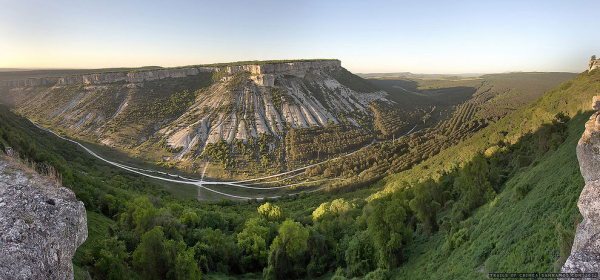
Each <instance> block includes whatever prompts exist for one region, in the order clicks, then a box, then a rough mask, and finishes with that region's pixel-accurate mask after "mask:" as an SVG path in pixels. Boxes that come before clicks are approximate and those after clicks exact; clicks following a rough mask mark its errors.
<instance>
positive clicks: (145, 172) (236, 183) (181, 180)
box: [28, 118, 417, 200]
mask: <svg viewBox="0 0 600 280" xmlns="http://www.w3.org/2000/svg"><path fill="white" fill-rule="evenodd" d="M28 120H29V121H30V122H31V123H32V124H33V125H35V126H36V127H37V128H39V129H41V130H44V131H47V132H50V133H52V134H54V135H55V136H56V137H58V138H60V139H63V140H66V141H69V142H71V143H74V144H76V145H78V146H79V147H81V148H82V149H83V150H85V151H86V152H88V153H89V154H90V155H92V156H94V157H96V158H97V159H99V160H101V161H104V162H106V163H108V164H110V165H113V166H115V167H118V168H121V169H124V170H127V171H129V172H132V173H136V174H139V175H142V176H145V177H148V178H153V179H158V180H162V181H167V182H172V183H179V184H188V185H194V186H196V187H198V193H200V189H204V190H207V191H210V192H213V193H216V194H220V195H223V196H227V197H231V198H237V199H244V200H247V199H258V200H262V199H265V198H279V197H281V196H265V197H245V196H237V195H232V194H227V193H223V192H219V191H216V190H213V189H211V188H208V187H206V186H205V185H224V186H230V187H237V188H244V189H255V190H275V189H283V188H288V187H295V186H299V185H306V184H311V183H318V182H325V181H332V180H344V179H341V178H333V179H321V180H313V181H308V182H301V183H294V184H289V185H282V186H276V187H253V186H248V185H242V183H248V182H253V181H259V180H265V179H270V178H275V177H279V176H282V175H286V174H290V173H294V172H298V171H302V170H305V169H307V168H309V167H312V166H317V165H319V164H323V163H325V162H327V161H322V162H319V163H314V164H311V165H307V166H304V167H301V168H297V169H294V170H291V171H286V172H282V173H278V174H274V175H270V176H265V177H260V178H253V179H247V180H242V181H233V182H219V181H204V174H205V172H206V168H207V166H208V163H206V165H205V166H204V170H203V171H202V176H201V179H200V180H197V179H191V178H185V177H182V176H179V175H177V174H169V173H166V172H162V171H156V170H149V169H141V168H136V167H131V166H127V165H124V164H121V163H117V162H113V161H110V160H107V159H105V158H103V157H101V156H99V155H98V154H96V153H94V152H93V151H92V150H90V149H88V148H87V147H85V146H83V145H82V144H81V143H79V142H77V141H75V140H72V139H69V138H66V137H63V136H60V135H58V134H57V133H55V132H54V131H52V130H50V129H48V128H45V127H42V126H40V125H38V124H37V123H35V122H34V121H32V120H30V119H29V118H28ZM416 127H417V125H415V126H414V127H413V128H412V129H411V130H410V131H409V132H407V133H406V134H404V135H402V136H400V137H403V136H407V135H410V134H411V133H413V130H414V129H415V128H416ZM389 141H392V140H387V141H379V142H378V141H375V140H373V141H372V142H371V143H370V144H368V145H366V146H364V147H362V148H360V149H358V150H356V151H354V152H351V153H348V154H345V155H341V156H338V157H336V158H333V159H330V161H333V160H337V159H340V158H343V157H347V156H350V155H352V154H354V153H357V152H359V151H361V150H363V149H365V148H367V147H370V146H372V145H374V144H376V143H382V142H389ZM148 173H158V174H162V175H167V176H170V177H173V178H179V179H172V178H165V177H160V176H155V175H152V174H148ZM298 175H299V174H294V175H291V176H288V177H287V178H284V179H281V180H277V181H272V182H260V183H254V184H264V183H275V182H280V181H284V180H287V179H289V178H292V177H295V176H298ZM323 189H325V187H321V188H317V189H314V190H311V191H303V192H305V193H311V192H316V191H320V190H323ZM300 193H301V192H297V193H292V194H288V195H290V196H291V195H297V194H300ZM198 198H200V195H199V194H198Z"/></svg>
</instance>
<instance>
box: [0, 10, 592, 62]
mask: <svg viewBox="0 0 600 280" xmlns="http://www.w3.org/2000/svg"><path fill="white" fill-rule="evenodd" d="M599 10H600V1H598V0H594V1H591V0H587V1H583V0H581V1H577V0H575V1H573V0H570V1H565V0H563V1H548V0H545V1H526V0H521V1H510V0H508V1H483V0H480V1H326V0H320V1H300V0H297V1H292V0H285V1H261V0H254V1H247V0H246V1H216V0H215V1H112V0H107V1H81V0H78V1H62V0H59V1H47V0H44V1H39V0H36V1H33V0H0V68H7V67H29V68H31V67H44V68H50V67H53V68H101V67H134V66H144V65H160V66H180V65H190V64H202V63H214V62H230V61H239V60H267V59H300V58H337V59H340V60H342V65H343V66H344V67H346V68H347V69H349V70H350V71H353V72H363V73H367V72H402V71H410V72H413V73H467V72H471V73H473V72H477V73H492V72H505V71H570V72H581V71H583V70H585V69H586V67H587V62H588V60H589V57H590V56H591V55H592V54H597V55H599V56H600V34H599V28H600V18H598V17H597V15H598V11H599Z"/></svg>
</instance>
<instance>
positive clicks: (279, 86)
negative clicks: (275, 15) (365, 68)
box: [10, 60, 391, 160]
mask: <svg viewBox="0 0 600 280" xmlns="http://www.w3.org/2000/svg"><path fill="white" fill-rule="evenodd" d="M217 70H224V72H227V73H230V74H235V73H236V72H239V71H249V72H250V73H251V74H250V76H249V79H248V80H246V81H244V82H243V83H242V85H241V86H239V87H237V88H233V85H232V83H233V82H235V81H234V80H235V79H233V75H230V76H225V77H223V78H222V79H221V81H220V82H216V83H214V84H213V85H212V86H210V88H208V89H206V90H204V91H202V93H201V94H200V95H199V96H197V98H196V100H195V102H194V103H193V104H192V105H191V106H190V107H189V108H187V110H186V111H185V112H184V113H182V114H181V115H180V116H177V117H176V118H175V119H164V120H153V121H154V122H155V124H154V125H153V127H149V128H144V129H146V130H148V131H150V133H151V134H149V135H138V136H137V137H136V139H142V138H143V137H146V139H147V138H150V136H153V135H158V136H159V137H161V140H164V141H163V142H164V143H166V144H167V145H168V146H170V147H172V148H181V152H180V153H179V154H178V155H177V156H176V157H175V158H178V159H180V160H184V159H186V157H188V156H193V155H198V154H200V153H202V152H203V151H204V148H205V147H206V145H207V144H212V143H216V142H218V141H219V140H220V139H224V140H225V141H227V142H230V143H231V142H233V141H234V140H235V139H238V140H242V141H247V140H248V139H249V138H250V137H254V138H256V137H259V136H260V134H263V133H264V134H270V135H272V136H273V138H274V139H277V140H276V141H284V139H283V135H284V134H285V133H286V129H289V128H300V127H310V126H325V125H328V124H330V123H333V124H338V123H349V124H351V125H354V126H356V127H359V126H360V125H359V124H358V122H357V121H356V120H354V119H353V118H351V117H344V116H349V115H350V114H352V113H355V112H357V111H360V112H362V113H364V114H365V115H371V114H372V113H371V111H369V110H367V109H368V107H369V105H370V103H371V102H373V101H382V102H388V103H391V101H390V100H388V99H387V93H386V92H384V91H376V92H357V91H354V90H352V89H351V88H349V87H347V86H345V85H343V84H342V83H340V82H339V81H338V80H336V78H335V77H336V73H338V72H336V71H341V70H342V69H341V63H340V61H338V60H328V61H304V62H292V63H279V64H265V65H244V66H231V67H225V68H215V67H213V68H209V67H204V68H199V67H196V68H194V67H191V68H179V69H162V70H152V71H142V72H135V73H125V72H120V73H107V74H90V75H79V76H70V77H63V78H61V80H59V81H58V82H57V83H58V84H57V85H54V86H53V87H37V86H23V87H14V88H12V89H11V90H10V92H11V97H12V99H14V100H15V103H16V107H17V110H19V111H21V112H23V113H24V114H25V115H33V116H34V117H35V118H36V119H47V120H48V121H49V123H52V124H53V125H56V126H57V127H58V128H66V129H68V130H70V131H75V132H76V133H82V134H87V135H92V136H94V137H97V139H98V140H99V141H100V142H102V143H105V144H106V145H109V146H111V147H115V146H118V145H119V144H120V140H119V139H116V138H115V139H113V138H110V137H111V135H112V134H110V133H107V130H110V129H112V128H113V127H119V126H120V125H121V124H119V123H115V122H116V121H117V119H118V118H117V116H119V115H123V116H127V111H128V110H133V109H134V108H135V106H136V104H135V102H136V100H140V99H143V98H144V97H140V96H137V95H136V92H137V90H138V88H144V87H145V86H146V84H145V83H146V82H147V81H151V80H156V79H163V78H167V77H168V78H183V77H186V79H188V80H187V81H189V80H190V79H194V78H195V76H194V75H197V74H198V73H200V72H210V71H217ZM112 82H121V83H122V84H118V83H117V84H111V83H112ZM132 85H133V86H132ZM157 90H160V89H157ZM137 102H139V101H137ZM43 104H52V105H51V108H52V110H51V113H50V114H47V115H37V111H40V109H43V110H41V111H46V109H47V107H43V106H44V105H43ZM344 118H345V119H344Z"/></svg>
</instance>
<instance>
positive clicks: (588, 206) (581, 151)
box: [561, 96, 600, 273]
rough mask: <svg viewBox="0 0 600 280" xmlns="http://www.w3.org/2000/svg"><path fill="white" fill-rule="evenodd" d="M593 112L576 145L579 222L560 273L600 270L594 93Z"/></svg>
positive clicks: (599, 134)
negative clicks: (580, 184)
mask: <svg viewBox="0 0 600 280" xmlns="http://www.w3.org/2000/svg"><path fill="white" fill-rule="evenodd" d="M592 109H594V110H595V111H596V113H595V114H593V115H592V116H591V117H590V119H589V120H588V121H587V122H586V124H585V132H584V133H583V135H582V136H581V139H579V143H578V144H577V159H578V160H579V168H580V170H581V175H583V179H584V180H585V187H584V188H583V190H582V191H581V195H580V196H579V202H578V203H577V206H578V207H579V212H580V213H581V215H582V216H583V221H582V222H581V223H580V224H579V225H578V226H577V230H576V232H575V240H574V241H573V247H572V248H571V255H570V256H569V258H568V259H567V261H566V262H565V264H564V265H563V267H562V270H561V271H562V272H564V273H596V272H600V115H599V113H598V111H600V96H595V97H594V99H593V101H592Z"/></svg>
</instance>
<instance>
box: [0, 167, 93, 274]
mask: <svg viewBox="0 0 600 280" xmlns="http://www.w3.org/2000/svg"><path fill="white" fill-rule="evenodd" d="M30 174H31V173H30ZM87 235H88V232H87V217H86V212H85V208H84V206H83V203H82V202H80V201H77V199H76V198H75V195H74V194H73V192H71V191H70V190H68V189H66V188H64V187H61V186H56V185H54V183H53V182H51V181H49V180H47V179H46V178H42V177H40V176H38V175H33V176H31V175H30V176H26V172H25V171H24V170H22V169H20V167H19V166H15V165H13V164H9V163H8V162H7V161H6V160H5V159H0V279H73V265H72V262H71V259H72V258H73V255H74V254H75V250H76V249H77V247H79V246H80V245H81V244H83V242H84V241H85V239H86V238H87Z"/></svg>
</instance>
